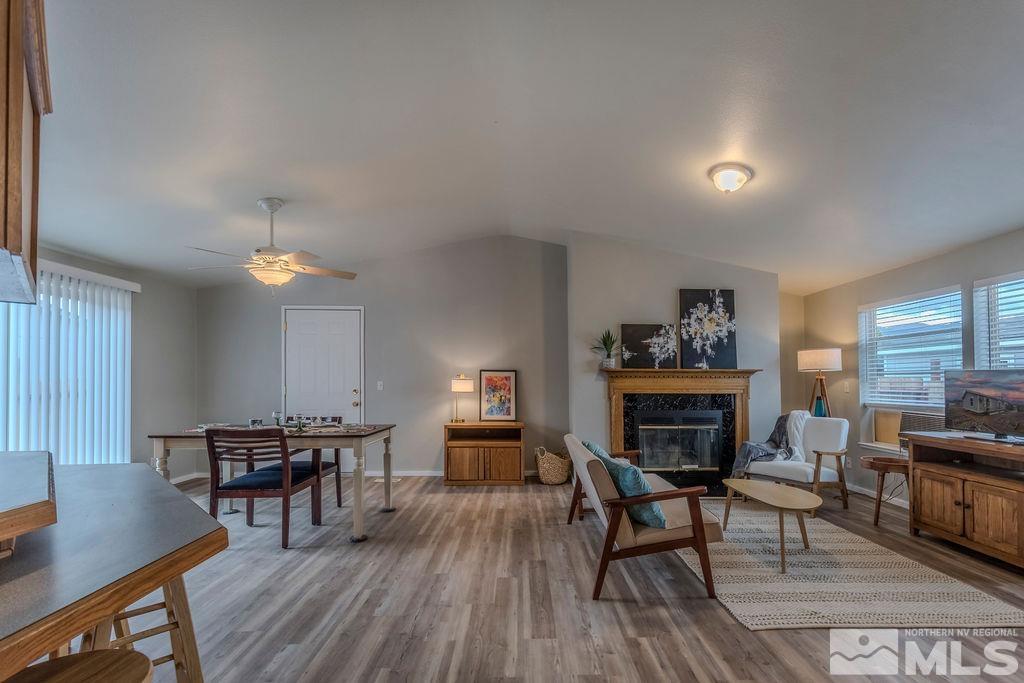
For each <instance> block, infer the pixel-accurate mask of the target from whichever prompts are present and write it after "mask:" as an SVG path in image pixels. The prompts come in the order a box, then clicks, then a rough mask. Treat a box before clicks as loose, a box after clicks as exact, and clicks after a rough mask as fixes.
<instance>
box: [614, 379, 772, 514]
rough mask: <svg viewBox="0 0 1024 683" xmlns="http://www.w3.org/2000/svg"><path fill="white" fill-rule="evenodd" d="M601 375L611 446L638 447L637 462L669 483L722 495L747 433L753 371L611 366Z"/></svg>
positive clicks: (618, 449)
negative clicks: (605, 388)
mask: <svg viewBox="0 0 1024 683" xmlns="http://www.w3.org/2000/svg"><path fill="white" fill-rule="evenodd" d="M604 372H605V374H606V376H607V377H608V399H609V403H610V405H609V408H610V413H611V415H610V417H611V424H610V432H611V446H612V450H616V451H621V450H640V451H641V452H642V454H641V461H640V467H641V468H642V469H645V470H648V471H652V472H657V473H658V474H659V475H660V476H661V477H663V478H664V479H667V480H668V481H670V482H671V483H673V484H674V485H676V486H680V487H682V486H697V485H701V486H706V487H707V488H708V493H709V494H710V495H725V486H724V485H723V484H722V480H723V479H725V478H727V477H728V476H729V475H730V473H731V472H732V465H733V461H734V460H735V459H736V450H737V447H738V445H739V444H741V443H743V441H745V440H746V439H747V433H748V420H749V418H748V416H749V405H748V402H749V397H750V376H751V375H753V374H754V373H755V372H757V371H756V370H681V369H661V370H654V369H639V370H630V369H614V370H605V371H604Z"/></svg>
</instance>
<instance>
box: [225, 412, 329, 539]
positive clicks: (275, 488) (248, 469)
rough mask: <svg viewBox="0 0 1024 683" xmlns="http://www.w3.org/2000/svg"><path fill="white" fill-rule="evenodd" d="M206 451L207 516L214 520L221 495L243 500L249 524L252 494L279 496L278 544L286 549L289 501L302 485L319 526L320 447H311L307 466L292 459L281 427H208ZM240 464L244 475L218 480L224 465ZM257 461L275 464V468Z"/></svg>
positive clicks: (253, 505) (264, 496) (315, 524)
mask: <svg viewBox="0 0 1024 683" xmlns="http://www.w3.org/2000/svg"><path fill="white" fill-rule="evenodd" d="M206 453H207V456H209V458H210V514H211V515H213V517H214V518H215V519H216V517H217V503H218V501H219V500H220V499H221V498H244V499H245V523H246V524H247V525H248V526H252V525H253V517H254V513H255V501H256V499H257V498H280V499H281V547H282V548H287V547H288V526H289V513H290V511H291V499H292V496H294V495H295V494H296V493H298V492H300V491H302V490H304V489H307V488H308V489H312V490H311V491H310V494H311V497H312V505H311V506H310V507H311V515H312V522H313V525H314V526H319V525H320V514H321V510H320V495H321V489H320V477H318V476H317V472H319V469H320V451H319V450H315V451H313V460H312V462H311V463H308V464H300V463H297V462H294V461H292V455H293V454H292V452H291V451H290V450H289V449H288V439H287V437H286V436H285V433H284V429H282V428H281V427H265V428H262V429H207V430H206ZM225 462H226V463H236V462H241V463H245V474H243V475H241V476H239V477H235V478H234V479H232V480H230V481H226V482H221V480H220V472H221V467H220V466H221V464H223V463H225ZM258 463H276V464H277V465H278V467H277V468H276V469H274V468H273V467H272V466H264V467H261V468H259V469H256V465H257V464H258Z"/></svg>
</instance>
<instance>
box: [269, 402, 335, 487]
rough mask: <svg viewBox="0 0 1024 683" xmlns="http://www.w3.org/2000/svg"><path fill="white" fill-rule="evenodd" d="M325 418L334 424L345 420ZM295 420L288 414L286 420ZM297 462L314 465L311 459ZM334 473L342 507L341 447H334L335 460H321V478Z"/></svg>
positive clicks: (297, 451) (305, 465)
mask: <svg viewBox="0 0 1024 683" xmlns="http://www.w3.org/2000/svg"><path fill="white" fill-rule="evenodd" d="M323 419H324V420H325V421H327V422H330V423H332V424H338V425H340V424H342V423H343V422H344V418H341V417H325V418H323ZM294 421H295V417H294V416H292V415H290V416H288V417H287V418H286V422H294ZM301 452H302V451H301V450H293V451H292V455H295V454H296V453H301ZM295 464H296V465H300V466H302V467H312V461H311V460H296V461H295ZM271 467H280V465H271ZM332 474H333V475H334V495H335V498H337V500H338V507H341V449H340V448H335V449H334V460H333V461H331V460H323V459H321V460H320V479H321V480H323V479H325V478H327V477H329V476H331V475H332Z"/></svg>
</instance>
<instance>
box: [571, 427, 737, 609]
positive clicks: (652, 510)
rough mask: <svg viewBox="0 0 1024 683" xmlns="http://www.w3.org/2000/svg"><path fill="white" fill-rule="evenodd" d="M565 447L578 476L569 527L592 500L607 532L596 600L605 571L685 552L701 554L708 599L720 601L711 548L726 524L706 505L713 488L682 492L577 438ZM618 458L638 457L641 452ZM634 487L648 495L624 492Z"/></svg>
mask: <svg viewBox="0 0 1024 683" xmlns="http://www.w3.org/2000/svg"><path fill="white" fill-rule="evenodd" d="M565 445H566V447H568V449H569V457H570V458H572V465H573V470H575V472H576V487H575V490H574V491H573V495H572V503H571V505H570V508H569V524H572V520H573V517H575V513H576V511H577V510H580V511H581V512H582V509H583V499H584V498H586V499H587V500H589V501H590V505H591V506H592V507H593V508H594V512H595V513H596V514H597V518H598V520H599V521H600V522H601V524H602V525H604V527H605V529H606V531H605V539H604V550H603V551H602V553H601V561H600V564H599V565H598V568H597V579H596V581H595V582H594V596H593V597H594V600H598V599H599V598H600V597H601V587H602V585H603V584H604V576H605V572H606V571H607V570H608V564H609V563H610V562H611V561H612V560H622V559H625V558H627V557H638V556H640V555H650V554H652V553H661V552H665V551H669V550H677V549H679V548H693V549H694V550H696V551H697V555H698V557H699V558H700V566H701V573H702V574H703V575H704V585H705V588H707V592H708V597H709V598H713V597H715V583H714V579H713V577H712V575H711V559H710V557H709V555H708V546H707V544H708V543H712V542H715V541H721V540H722V538H723V536H722V524H721V522H719V521H718V518H717V517H715V515H714V514H712V513H711V512H709V511H708V510H706V509H704V508H703V507H702V506H701V504H700V496H701V495H703V494H705V493H707V488H706V487H704V486H691V487H688V488H682V489H677V488H676V487H674V486H672V484H670V483H669V482H667V481H665V480H664V479H662V478H661V477H659V476H658V475H656V474H654V473H652V472H641V471H639V470H638V469H637V468H635V467H632V466H631V465H630V463H629V462H627V461H622V462H619V461H616V459H615V458H614V457H609V456H608V455H607V454H605V453H603V452H602V457H598V456H597V455H595V454H594V453H593V452H591V450H590V449H588V448H587V447H586V446H584V445H583V443H582V442H581V441H580V440H579V439H577V438H576V437H575V436H573V435H572V434H566V435H565ZM613 455H618V456H622V455H625V456H627V457H629V458H630V459H635V458H636V455H637V453H633V452H631V453H620V454H613ZM631 467H632V469H630V468H631ZM619 468H621V470H620V469H619ZM610 469H615V470H616V475H617V476H618V477H619V479H618V480H614V479H613V477H612V474H611V473H610V471H609V470H610ZM628 484H633V485H638V487H639V488H638V489H637V490H642V491H644V493H633V492H627V493H623V492H622V491H620V490H619V488H618V487H619V486H624V485H628ZM648 491H649V492H648Z"/></svg>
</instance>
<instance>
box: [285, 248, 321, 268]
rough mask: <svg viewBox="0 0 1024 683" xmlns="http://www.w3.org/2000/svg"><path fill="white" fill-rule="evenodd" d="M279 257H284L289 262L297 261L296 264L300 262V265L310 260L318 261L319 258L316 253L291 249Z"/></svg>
mask: <svg viewBox="0 0 1024 683" xmlns="http://www.w3.org/2000/svg"><path fill="white" fill-rule="evenodd" d="M281 258H283V259H285V260H286V261H288V262H289V263H297V264H300V265H301V264H304V263H309V262H310V261H319V260H320V257H319V256H317V255H316V254H313V253H310V252H308V251H306V250H302V251H293V252H292V253H290V254H285V255H284V256H282V257H281Z"/></svg>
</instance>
